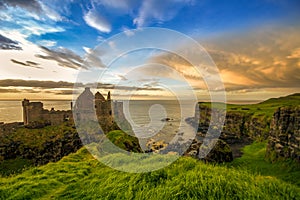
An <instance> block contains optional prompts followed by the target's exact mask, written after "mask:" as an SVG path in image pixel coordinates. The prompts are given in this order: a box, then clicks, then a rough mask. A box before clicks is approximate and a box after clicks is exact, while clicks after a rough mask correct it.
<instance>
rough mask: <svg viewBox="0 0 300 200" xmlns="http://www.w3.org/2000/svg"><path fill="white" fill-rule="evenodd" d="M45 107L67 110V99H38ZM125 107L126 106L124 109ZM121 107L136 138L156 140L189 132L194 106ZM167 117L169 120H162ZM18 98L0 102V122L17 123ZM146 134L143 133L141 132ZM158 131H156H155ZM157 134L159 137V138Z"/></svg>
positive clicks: (19, 114)
mask: <svg viewBox="0 0 300 200" xmlns="http://www.w3.org/2000/svg"><path fill="white" fill-rule="evenodd" d="M42 103H43V104H44V108H45V109H49V110H50V109H51V108H55V110H70V101H42ZM124 105H125V106H126V104H125V103H124ZM126 108H128V109H126ZM126 108H125V109H124V112H125V113H127V116H126V117H127V119H128V121H129V122H130V123H131V125H132V127H133V131H134V132H135V134H137V136H139V137H142V138H143V137H146V138H147V137H149V136H151V134H152V133H153V136H154V135H156V137H157V138H159V139H166V138H164V137H165V136H166V135H168V136H172V135H173V136H174V135H175V134H177V133H180V132H184V133H187V132H190V131H191V126H190V125H188V124H186V123H185V119H186V118H187V117H192V116H194V109H193V108H194V105H191V103H190V102H184V103H183V104H182V106H181V107H180V105H179V103H178V102H177V101H130V102H129V104H128V106H127V107H126ZM165 118H170V121H168V122H166V121H162V119H165ZM21 121H23V119H22V102H21V101H0V122H5V123H9V122H21ZM145 133H146V135H143V134H145ZM156 133H158V134H156ZM160 136H161V137H160Z"/></svg>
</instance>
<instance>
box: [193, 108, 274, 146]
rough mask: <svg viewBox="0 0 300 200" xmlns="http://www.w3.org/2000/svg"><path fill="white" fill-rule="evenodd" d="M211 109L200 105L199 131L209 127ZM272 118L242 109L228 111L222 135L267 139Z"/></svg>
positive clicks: (237, 137)
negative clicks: (242, 110) (241, 110)
mask: <svg viewBox="0 0 300 200" xmlns="http://www.w3.org/2000/svg"><path fill="white" fill-rule="evenodd" d="M210 119H211V110H210V108H209V107H207V106H204V105H200V120H199V131H200V132H203V131H204V132H205V131H207V128H208V127H209V123H210ZM270 121H271V120H270V119H268V118H266V117H265V116H263V115H259V116H257V115H254V114H253V113H247V112H240V111H227V112H226V118H225V123H224V126H223V131H222V135H221V137H228V136H229V137H230V138H232V139H233V138H234V137H235V138H236V139H240V138H242V137H250V138H252V139H254V140H265V139H267V138H268V135H269V126H270Z"/></svg>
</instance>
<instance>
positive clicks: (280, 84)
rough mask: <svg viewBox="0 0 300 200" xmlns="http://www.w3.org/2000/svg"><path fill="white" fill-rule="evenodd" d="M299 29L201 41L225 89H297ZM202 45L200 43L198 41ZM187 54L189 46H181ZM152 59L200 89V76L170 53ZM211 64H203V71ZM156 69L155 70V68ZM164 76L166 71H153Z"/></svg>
mask: <svg viewBox="0 0 300 200" xmlns="http://www.w3.org/2000/svg"><path fill="white" fill-rule="evenodd" d="M299 34H300V28H296V27H293V28H289V27H286V28H284V29H282V27H280V29H279V28H278V27H273V28H264V29H257V30H255V31H254V30H252V31H248V32H243V33H237V34H233V33H231V34H228V35H224V34H223V35H222V36H220V37H217V38H216V37H215V38H211V39H209V40H206V41H205V42H204V44H205V45H204V46H205V47H206V50H207V51H208V53H209V54H210V55H211V57H212V59H213V60H214V62H215V63H216V65H217V67H218V68H219V71H220V75H221V77H222V79H223V82H224V84H225V88H226V90H227V91H247V92H249V91H250V90H252V91H256V90H257V89H266V88H298V89H300V88H299V83H300V53H299V52H300V51H299V46H300V38H299ZM202 44H203V43H202ZM184 48H185V49H187V50H188V51H190V52H191V53H192V52H193V49H189V47H184ZM151 61H152V62H153V61H155V62H157V63H161V64H164V65H167V66H170V67H172V68H174V69H176V70H177V71H179V72H180V73H181V74H183V75H184V76H185V77H186V78H187V79H188V80H189V81H190V82H191V83H192V85H193V86H195V87H198V88H199V89H201V88H202V89H204V88H205V84H204V82H203V80H202V77H201V76H200V74H199V75H197V73H195V72H196V71H195V70H194V67H192V66H191V65H190V64H189V63H187V62H186V61H184V60H183V59H182V58H180V57H178V56H176V55H173V54H162V55H159V56H156V57H154V58H152V60H151ZM210 68H211V67H209V66H203V67H201V70H203V72H205V74H208V75H209V74H211V73H210V72H209V70H210ZM158 70H159V69H158ZM157 73H161V74H165V76H168V75H169V74H168V72H165V71H161V72H157Z"/></svg>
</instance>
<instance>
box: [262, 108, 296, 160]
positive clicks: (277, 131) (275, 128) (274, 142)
mask: <svg viewBox="0 0 300 200" xmlns="http://www.w3.org/2000/svg"><path fill="white" fill-rule="evenodd" d="M266 157H267V158H268V159H269V160H271V161H275V160H280V159H286V158H290V159H293V160H296V161H298V162H300V107H299V106H298V107H282V108H279V109H278V110H276V112H275V113H274V115H273V119H272V123H271V127H270V136H269V142H268V147H267V154H266Z"/></svg>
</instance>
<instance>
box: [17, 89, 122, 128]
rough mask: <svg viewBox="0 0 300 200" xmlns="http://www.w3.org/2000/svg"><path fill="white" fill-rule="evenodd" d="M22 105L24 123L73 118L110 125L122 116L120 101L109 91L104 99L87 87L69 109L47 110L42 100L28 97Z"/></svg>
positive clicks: (51, 122)
mask: <svg viewBox="0 0 300 200" xmlns="http://www.w3.org/2000/svg"><path fill="white" fill-rule="evenodd" d="M22 106H23V121H24V125H28V124H30V123H33V122H44V123H48V124H51V125H59V124H61V123H63V122H64V121H69V120H73V119H75V120H76V121H77V122H84V121H86V120H94V121H96V120H97V121H98V122H99V124H100V125H101V126H103V127H110V126H112V125H113V124H114V122H115V120H116V118H118V119H123V118H124V116H123V103H122V102H118V101H113V100H112V99H111V95H110V92H108V94H107V98H106V99H105V98H104V96H103V95H102V94H101V93H100V92H97V93H96V94H95V95H93V93H92V92H91V91H90V88H88V87H87V88H85V90H84V91H83V92H82V93H81V94H80V95H79V96H78V98H77V100H76V101H75V104H74V106H73V103H72V102H71V106H70V108H71V109H70V110H66V111H65V110H54V108H52V109H51V110H47V109H44V108H43V103H42V102H30V101H29V100H28V99H24V100H23V101H22ZM106 129H107V128H106Z"/></svg>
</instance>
